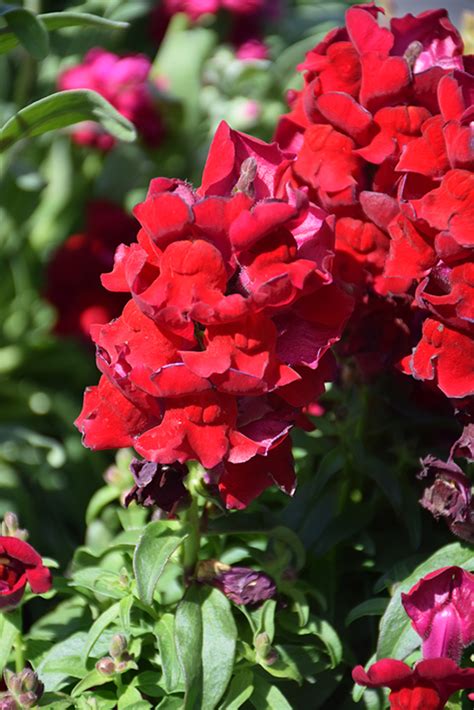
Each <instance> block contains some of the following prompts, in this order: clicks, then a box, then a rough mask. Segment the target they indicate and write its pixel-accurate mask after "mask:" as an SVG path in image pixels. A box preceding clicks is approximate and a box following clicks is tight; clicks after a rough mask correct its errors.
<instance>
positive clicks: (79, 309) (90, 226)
mask: <svg viewBox="0 0 474 710" xmlns="http://www.w3.org/2000/svg"><path fill="white" fill-rule="evenodd" d="M136 231H137V223H136V221H135V220H134V219H133V217H130V216H129V215H128V214H126V213H125V212H124V211H123V210H122V209H121V208H120V207H118V206H117V205H114V204H112V203H111V202H106V201H104V200H96V201H95V202H91V203H90V204H89V205H88V208H87V216H86V228H85V231H84V232H83V233H81V234H73V235H72V236H70V237H69V238H68V239H67V240H66V241H65V243H64V244H63V245H62V246H61V247H60V248H59V249H58V251H57V252H56V253H55V255H54V256H53V258H52V260H51V263H50V264H49V267H48V273H47V283H48V287H47V291H46V294H45V295H46V298H47V299H48V300H49V301H50V302H51V303H52V304H53V305H54V306H55V307H56V309H57V312H58V320H57V323H56V332H57V333H58V334H59V335H67V336H74V337H81V338H87V339H89V330H90V327H91V325H92V324H93V323H107V321H109V320H110V319H111V318H113V317H114V316H118V315H119V313H120V311H121V310H122V308H123V306H124V305H125V302H126V298H125V297H124V296H123V295H122V294H111V293H108V292H107V291H104V289H103V288H102V286H101V283H100V275H101V274H102V273H103V272H104V271H106V270H107V269H110V268H112V265H113V262H114V253H115V250H116V248H117V246H118V245H119V244H120V243H125V244H129V243H130V242H131V241H132V240H133V239H134V238H135V235H136Z"/></svg>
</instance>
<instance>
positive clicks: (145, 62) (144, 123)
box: [58, 47, 164, 150]
mask: <svg viewBox="0 0 474 710" xmlns="http://www.w3.org/2000/svg"><path fill="white" fill-rule="evenodd" d="M150 69H151V62H150V60H149V59H148V57H145V56H144V55H142V54H136V55H133V56H129V57H119V56H118V55H117V54H113V53H112V52H107V51H105V50H104V49H102V48H101V47H95V48H94V49H91V50H90V51H89V52H87V54H86V56H85V57H84V62H83V63H82V64H79V65H77V66H75V67H72V68H71V69H67V70H66V71H64V72H63V73H62V74H61V75H60V77H59V79H58V87H59V89H61V90H67V89H92V90H93V91H97V92H98V93H99V94H101V96H103V97H104V98H105V99H107V101H109V102H110V103H111V104H112V106H114V107H115V108H116V109H117V111H119V112H120V113H121V114H122V115H123V116H125V118H128V119H129V121H131V122H132V123H133V124H134V125H135V127H136V129H137V131H138V133H139V135H140V136H141V138H142V139H143V141H144V142H145V143H146V144H147V145H148V146H149V147H150V148H155V147H156V146H158V145H159V143H161V140H162V138H163V135H164V127H163V122H162V119H161V117H160V113H159V110H158V107H157V104H156V101H155V99H154V96H153V91H154V90H155V91H156V86H155V87H154V86H153V83H152V82H151V81H149V78H148V75H149V73H150ZM72 135H73V137H74V140H75V141H76V142H77V143H80V144H82V145H90V146H95V147H96V148H100V149H101V150H110V148H112V147H113V146H114V145H115V139H114V138H113V137H112V136H111V135H110V134H109V133H107V132H106V131H104V130H103V129H102V128H101V127H100V126H99V124H97V123H92V122H89V121H86V122H85V123H82V124H80V125H79V127H78V128H76V129H74V131H73V134H72Z"/></svg>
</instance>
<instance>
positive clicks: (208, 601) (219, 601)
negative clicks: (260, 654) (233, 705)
mask: <svg viewBox="0 0 474 710" xmlns="http://www.w3.org/2000/svg"><path fill="white" fill-rule="evenodd" d="M202 592H203V594H204V593H205V594H206V596H205V598H204V599H203V601H202V605H201V614H202V631H203V639H202V676H203V698H202V709H203V710H213V709H214V708H215V707H216V706H217V704H218V702H219V701H220V700H221V698H222V696H223V695H224V693H225V691H226V688H227V686H228V684H229V681H230V678H231V676H232V670H233V667H234V660H235V649H236V642H237V627H236V625H235V621H234V617H233V615H232V608H231V604H230V602H229V600H228V599H227V597H225V596H224V594H222V593H221V592H220V591H219V590H218V589H211V590H210V591H207V590H204V589H203V590H202Z"/></svg>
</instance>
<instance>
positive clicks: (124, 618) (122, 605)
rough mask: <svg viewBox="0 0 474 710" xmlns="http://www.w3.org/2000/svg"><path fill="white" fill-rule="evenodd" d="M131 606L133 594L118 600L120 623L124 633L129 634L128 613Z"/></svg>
mask: <svg viewBox="0 0 474 710" xmlns="http://www.w3.org/2000/svg"><path fill="white" fill-rule="evenodd" d="M132 606H133V595H132V594H130V595H129V596H128V597H124V598H123V599H121V600H120V602H119V612H120V614H119V615H120V623H121V625H122V629H123V632H124V634H126V635H129V634H130V614H131V611H132Z"/></svg>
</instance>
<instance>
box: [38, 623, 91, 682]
mask: <svg viewBox="0 0 474 710" xmlns="http://www.w3.org/2000/svg"><path fill="white" fill-rule="evenodd" d="M86 638H87V634H86V633H84V632H82V631H81V632H79V633H76V634H73V635H72V636H70V637H69V638H67V639H66V640H65V641H61V642H60V643H57V644H56V645H55V646H53V647H52V648H51V649H50V650H49V651H48V653H47V654H46V655H45V656H44V657H43V658H42V660H41V663H40V664H39V665H38V667H37V668H36V671H37V673H38V676H39V678H40V680H42V682H43V683H44V686H45V690H46V691H55V690H59V689H60V688H62V687H63V686H64V685H66V684H67V679H68V678H71V677H72V678H83V677H84V675H85V674H86V672H87V671H86V667H85V661H84V646H85V642H86Z"/></svg>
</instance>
